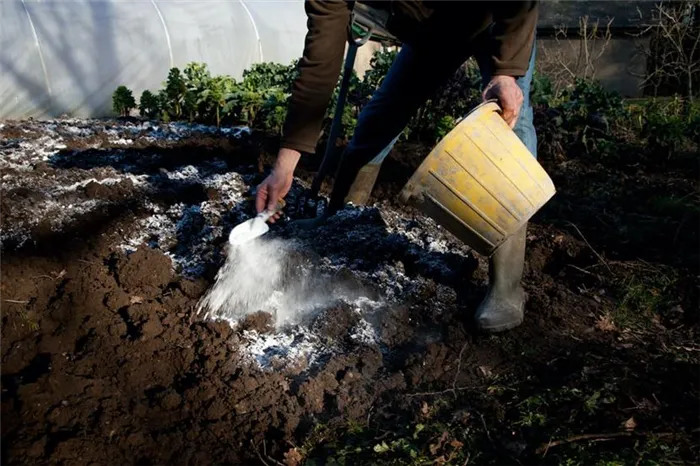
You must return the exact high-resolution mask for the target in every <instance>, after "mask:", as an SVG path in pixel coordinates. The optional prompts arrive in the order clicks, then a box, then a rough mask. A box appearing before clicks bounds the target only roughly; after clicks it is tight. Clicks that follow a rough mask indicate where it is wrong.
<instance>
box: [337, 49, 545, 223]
mask: <svg viewBox="0 0 700 466" xmlns="http://www.w3.org/2000/svg"><path fill="white" fill-rule="evenodd" d="M451 47H454V48H452V49H451V51H447V50H441V49H440V48H436V49H433V50H427V49H413V48H412V47H409V46H407V45H404V46H403V47H402V48H401V51H400V52H399V54H398V56H397V57H396V60H395V61H394V63H393V64H392V66H391V68H390V69H389V72H388V73H387V75H386V77H385V78H384V81H383V82H382V84H381V86H380V87H379V89H377V91H376V92H375V93H374V95H373V96H372V99H371V100H370V101H369V102H368V103H367V105H365V107H364V108H363V109H362V112H361V113H360V116H359V119H358V122H357V127H356V128H355V133H354V134H353V136H352V139H351V140H350V142H349V144H348V146H347V147H346V149H345V151H344V152H343V156H342V159H341V162H340V165H339V167H338V170H337V172H336V173H337V174H336V178H335V182H334V185H333V192H332V194H331V199H330V202H329V206H328V210H329V212H328V213H330V214H333V213H335V212H336V211H337V210H339V209H340V208H342V206H343V204H344V200H345V197H346V196H347V194H348V192H349V191H350V188H351V186H352V184H353V182H354V181H355V178H356V177H357V173H358V172H359V171H360V169H361V168H362V167H363V166H364V165H365V164H367V163H368V162H369V161H370V160H372V159H373V158H374V157H375V156H376V155H377V154H379V153H380V152H381V151H382V150H383V149H385V148H387V147H389V148H390V147H391V146H393V145H394V144H395V143H396V141H397V140H398V138H399V136H400V135H401V133H402V132H403V130H404V128H405V127H406V125H408V123H409V121H410V119H411V118H412V117H413V115H415V114H416V112H417V111H418V109H419V108H420V107H421V106H422V105H423V104H424V103H425V101H426V100H428V98H430V96H431V95H432V94H433V93H434V92H435V91H436V90H438V88H439V87H440V86H442V85H443V84H445V83H446V82H447V81H448V80H449V79H450V78H451V77H452V76H453V75H454V73H455V72H456V71H457V69H458V68H459V66H461V65H462V64H463V63H464V62H465V61H466V60H467V59H468V58H469V57H470V56H472V54H471V53H469V52H467V51H462V52H460V50H459V49H457V48H456V47H455V45H452V46H451ZM475 49H476V50H487V48H486V46H483V47H480V46H477V47H475ZM473 56H474V58H476V61H477V63H478V65H479V70H480V72H481V78H482V84H483V85H484V86H485V85H486V84H487V83H488V82H489V81H490V79H491V73H492V70H491V69H490V62H489V57H488V56H483V55H480V54H479V53H475V54H473ZM534 68H535V47H534V45H533V50H532V54H531V56H530V63H529V67H528V70H527V73H526V74H525V76H523V77H520V78H518V79H517V80H516V82H517V83H518V86H519V87H520V89H521V90H522V92H523V97H524V99H523V106H522V109H521V111H520V115H519V117H518V121H517V122H516V124H515V127H514V128H513V131H514V132H515V133H516V134H517V135H518V137H519V138H520V140H521V141H523V143H524V144H525V146H526V147H527V148H528V149H529V150H530V152H532V154H533V155H534V156H535V157H537V134H536V132H535V126H534V122H533V111H532V106H531V105H530V85H531V84H532V75H533V72H534Z"/></svg>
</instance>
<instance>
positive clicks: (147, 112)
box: [139, 89, 160, 119]
mask: <svg viewBox="0 0 700 466" xmlns="http://www.w3.org/2000/svg"><path fill="white" fill-rule="evenodd" d="M159 113H160V99H159V98H158V96H157V95H156V94H153V93H152V92H151V91H149V90H148V89H146V90H145V91H143V92H142V93H141V98H140V99H139V114H140V115H141V116H142V117H146V118H149V119H153V118H157V117H158V114H159Z"/></svg>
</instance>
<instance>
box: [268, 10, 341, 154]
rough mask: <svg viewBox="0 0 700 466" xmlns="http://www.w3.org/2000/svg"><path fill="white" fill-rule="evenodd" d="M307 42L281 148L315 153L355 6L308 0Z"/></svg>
mask: <svg viewBox="0 0 700 466" xmlns="http://www.w3.org/2000/svg"><path fill="white" fill-rule="evenodd" d="M304 8H305V10H306V15H307V29H308V32H307V34H306V41H305V43H304V52H303V56H302V57H301V59H300V60H299V74H298V76H297V79H296V80H295V82H294V85H293V87H292V95H291V97H290V99H289V105H288V109H287V117H286V119H285V123H284V127H283V129H282V140H281V147H283V148H287V149H294V150H297V151H300V152H314V151H315V150H316V143H317V142H318V137H319V134H320V132H321V125H322V124H323V118H324V117H325V114H326V110H327V109H328V104H329V102H330V98H331V96H332V95H333V90H334V88H335V86H336V84H337V83H338V78H339V76H340V70H341V68H342V65H343V57H344V55H345V44H346V42H347V37H348V32H347V31H348V25H349V22H350V11H351V7H350V5H348V3H347V2H346V1H342V0H328V1H323V0H307V1H305V2H304Z"/></svg>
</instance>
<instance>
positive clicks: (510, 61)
mask: <svg viewBox="0 0 700 466" xmlns="http://www.w3.org/2000/svg"><path fill="white" fill-rule="evenodd" d="M497 4H498V7H497V8H496V10H495V12H494V25H493V33H492V38H493V42H492V44H493V48H492V52H491V62H492V66H493V75H494V76H497V75H507V76H514V77H521V76H524V75H525V73H526V72H527V69H528V64H529V62H530V53H531V51H532V46H533V43H534V40H535V31H536V29H537V17H538V13H539V5H538V2H537V1H515V2H509V1H502V2H497Z"/></svg>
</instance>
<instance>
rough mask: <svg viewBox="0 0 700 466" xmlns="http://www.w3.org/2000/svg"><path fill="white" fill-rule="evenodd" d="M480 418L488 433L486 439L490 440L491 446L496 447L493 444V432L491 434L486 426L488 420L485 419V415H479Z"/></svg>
mask: <svg viewBox="0 0 700 466" xmlns="http://www.w3.org/2000/svg"><path fill="white" fill-rule="evenodd" d="M477 412H478V411H477ZM479 417H480V418H481V423H482V424H483V425H484V430H485V431H486V437H487V438H488V439H489V442H491V445H493V446H494V447H495V446H496V444H495V443H494V442H493V439H492V438H491V432H489V428H488V426H487V425H486V419H484V415H483V414H481V413H479Z"/></svg>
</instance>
